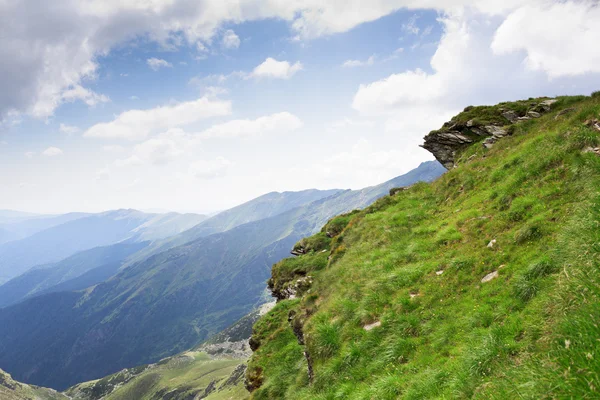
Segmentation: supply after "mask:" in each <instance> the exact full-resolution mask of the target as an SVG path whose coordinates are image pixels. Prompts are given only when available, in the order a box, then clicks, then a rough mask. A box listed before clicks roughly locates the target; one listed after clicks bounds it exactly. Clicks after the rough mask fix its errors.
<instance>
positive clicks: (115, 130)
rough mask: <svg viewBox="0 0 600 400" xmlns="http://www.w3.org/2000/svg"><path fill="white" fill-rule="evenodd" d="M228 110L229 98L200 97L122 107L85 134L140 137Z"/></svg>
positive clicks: (129, 138) (134, 138) (128, 137)
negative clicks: (136, 107)
mask: <svg viewBox="0 0 600 400" xmlns="http://www.w3.org/2000/svg"><path fill="white" fill-rule="evenodd" d="M229 114H231V102H229V101H221V100H211V99H209V98H207V97H201V98H199V99H198V100H194V101H188V102H183V103H177V104H174V105H168V106H161V107H156V108H151V109H147V110H129V111H125V112H123V113H121V114H120V115H118V116H117V117H116V118H115V119H114V120H113V121H111V122H105V123H100V124H96V125H94V126H92V127H91V128H89V129H88V130H86V131H85V133H84V136H86V137H97V138H106V139H115V138H118V139H127V140H139V139H144V138H145V137H146V136H148V135H149V134H150V133H152V132H158V131H161V130H165V129H169V128H173V127H179V126H185V125H188V124H191V123H193V122H197V121H200V120H202V119H206V118H210V117H219V116H225V115H229Z"/></svg>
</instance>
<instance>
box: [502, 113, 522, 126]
mask: <svg viewBox="0 0 600 400" xmlns="http://www.w3.org/2000/svg"><path fill="white" fill-rule="evenodd" d="M502 116H503V117H504V118H506V119H507V120H509V121H510V122H511V123H513V124H514V123H515V122H517V121H518V120H519V116H518V115H517V113H516V112H514V111H505V112H503V113H502Z"/></svg>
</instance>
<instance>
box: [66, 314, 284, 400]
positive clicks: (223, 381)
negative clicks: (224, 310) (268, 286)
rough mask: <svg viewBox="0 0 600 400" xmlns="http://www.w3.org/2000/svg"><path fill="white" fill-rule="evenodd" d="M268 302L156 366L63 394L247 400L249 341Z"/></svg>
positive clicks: (85, 399) (117, 399) (86, 399)
mask: <svg viewBox="0 0 600 400" xmlns="http://www.w3.org/2000/svg"><path fill="white" fill-rule="evenodd" d="M272 305H273V304H272V303H271V304H265V305H264V306H262V307H261V308H260V309H256V310H254V311H252V312H251V313H249V314H248V315H246V316H244V317H243V318H241V319H240V320H239V321H237V322H236V323H234V324H232V325H231V326H229V327H228V328H227V329H224V330H223V331H222V332H220V333H219V334H217V335H215V336H213V337H211V338H210V340H208V341H206V342H205V343H202V344H200V345H198V346H196V347H194V348H193V349H190V350H188V351H185V352H183V353H180V354H178V355H176V356H173V357H168V358H165V359H163V360H161V361H160V362H158V363H156V364H151V365H143V366H139V367H136V368H130V369H124V370H122V371H119V372H118V373H116V374H112V375H109V376H107V377H104V378H102V379H98V380H94V381H89V382H84V383H80V384H78V385H75V386H73V387H71V388H69V389H68V390H66V391H65V392H64V394H65V395H67V396H69V397H70V398H71V399H73V400H101V399H103V400H129V399H131V400H141V399H145V400H152V399H155V400H158V399H169V400H189V399H194V398H204V399H209V400H225V399H231V400H243V399H247V398H248V397H249V396H250V394H249V393H248V391H247V390H246V389H245V387H244V373H245V371H246V362H247V359H248V357H249V354H250V348H249V346H248V338H250V335H251V333H252V325H253V324H254V323H255V322H256V321H257V320H258V318H259V316H260V315H261V314H264V312H266V311H267V310H268V309H269V308H270V307H271V306H272Z"/></svg>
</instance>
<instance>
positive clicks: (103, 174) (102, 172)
mask: <svg viewBox="0 0 600 400" xmlns="http://www.w3.org/2000/svg"><path fill="white" fill-rule="evenodd" d="M109 179H110V170H109V169H108V167H105V168H99V169H97V170H96V180H97V181H107V180H109Z"/></svg>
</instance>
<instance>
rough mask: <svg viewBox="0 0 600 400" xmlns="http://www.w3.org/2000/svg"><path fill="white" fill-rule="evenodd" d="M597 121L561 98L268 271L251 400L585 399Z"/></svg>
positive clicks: (334, 224) (592, 315) (586, 106)
mask: <svg viewBox="0 0 600 400" xmlns="http://www.w3.org/2000/svg"><path fill="white" fill-rule="evenodd" d="M567 108H574V110H571V111H570V112H567V113H564V114H561V111H563V110H565V109H567ZM486 110H488V111H489V109H486ZM559 114H560V115H559ZM473 117H474V116H470V118H473ZM475 117H476V116H475ZM484 117H485V118H488V117H489V116H488V115H485V116H484ZM598 118H600V96H598V95H596V96H593V97H591V98H590V97H568V98H559V101H558V102H557V103H556V104H554V105H553V106H552V111H551V112H550V113H548V114H546V115H545V116H543V117H541V118H539V119H532V120H529V121H524V122H519V123H518V124H516V125H514V126H513V127H512V128H511V133H512V135H511V136H509V137H505V138H502V139H501V140H500V141H498V142H497V143H496V144H495V145H494V146H493V148H491V149H490V150H488V149H485V148H483V147H482V146H481V144H476V145H473V146H470V147H468V148H467V149H466V150H465V151H464V152H463V153H461V154H458V155H457V158H456V160H457V164H458V166H457V168H454V169H452V170H451V171H449V172H448V173H447V174H445V175H444V176H442V177H441V178H440V179H438V180H437V181H435V182H434V183H432V184H416V185H414V186H412V187H411V188H409V189H408V190H402V191H398V192H396V193H395V194H394V195H393V196H389V197H385V198H383V199H380V200H379V201H377V202H376V203H375V204H374V205H373V206H371V207H368V208H367V209H365V210H364V211H361V212H359V213H355V214H353V215H348V216H342V217H338V218H336V219H334V220H332V221H331V222H330V223H329V224H328V225H327V226H326V227H325V228H324V229H323V232H321V233H319V234H317V235H315V236H313V237H311V238H309V239H306V240H304V241H303V242H302V243H300V244H299V245H298V246H297V247H298V248H300V249H302V252H304V253H306V254H304V255H301V256H299V257H297V258H290V259H286V260H283V261H282V262H280V263H278V264H276V265H275V266H274V267H273V270H272V278H271V280H270V281H269V284H270V286H271V287H272V288H273V289H274V292H275V294H278V295H279V297H280V298H282V299H283V300H281V301H280V302H279V303H278V304H277V306H276V307H275V308H274V309H273V310H272V311H271V312H270V313H268V314H267V315H266V316H265V317H263V318H261V319H260V320H259V321H258V322H257V324H255V327H254V334H253V337H252V340H251V345H252V347H253V348H254V349H255V352H254V354H253V356H252V358H251V361H250V363H249V367H248V372H247V379H248V384H249V386H251V387H252V388H253V392H252V397H251V398H252V399H283V398H285V399H464V398H475V399H544V398H548V399H551V398H552V399H554V398H556V399H592V398H594V399H595V398H599V397H600V376H599V374H600V352H599V350H600V341H598V338H599V337H600V328H599V326H600V325H598V324H599V323H600V306H599V305H598V304H599V303H598V301H599V300H600V298H599V297H600V270H599V269H598V267H599V266H600V264H599V263H600V257H599V255H600V253H599V250H600V247H599V245H598V243H599V242H600V240H599V239H600V229H599V224H600V156H599V155H598V154H596V152H594V151H590V149H593V148H596V147H597V146H598V145H599V143H600V137H599V135H600V132H598V130H597V129H595V128H594V127H593V126H592V125H593V124H590V123H589V120H590V119H598ZM586 121H588V123H587V124H586ZM329 236H331V237H332V238H330V237H329ZM492 241H494V242H493V245H490V246H488V245H489V244H490V242H492ZM305 352H306V353H305ZM309 366H310V368H309Z"/></svg>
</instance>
